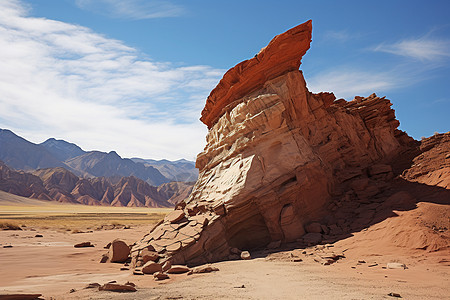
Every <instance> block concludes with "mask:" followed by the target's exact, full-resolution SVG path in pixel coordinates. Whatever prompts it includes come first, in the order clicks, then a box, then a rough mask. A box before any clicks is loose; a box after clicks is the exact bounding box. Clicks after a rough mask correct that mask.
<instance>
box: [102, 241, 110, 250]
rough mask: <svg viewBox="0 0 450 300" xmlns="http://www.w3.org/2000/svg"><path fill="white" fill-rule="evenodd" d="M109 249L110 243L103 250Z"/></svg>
mask: <svg viewBox="0 0 450 300" xmlns="http://www.w3.org/2000/svg"><path fill="white" fill-rule="evenodd" d="M110 247H111V242H109V243H108V244H107V245H106V246H105V247H103V249H109V248H110Z"/></svg>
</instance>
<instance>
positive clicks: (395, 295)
mask: <svg viewBox="0 0 450 300" xmlns="http://www.w3.org/2000/svg"><path fill="white" fill-rule="evenodd" d="M388 296H391V297H396V298H401V297H402V296H400V294H399V293H392V292H391V293H389V294H388Z"/></svg>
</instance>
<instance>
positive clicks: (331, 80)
mask: <svg viewBox="0 0 450 300" xmlns="http://www.w3.org/2000/svg"><path fill="white" fill-rule="evenodd" d="M416 75H417V74H416ZM416 75H415V73H414V72H412V71H407V69H406V68H405V67H399V68H394V69H391V70H387V71H375V70H361V69H358V68H349V67H337V68H334V69H333V70H326V71H324V72H321V73H318V74H316V75H314V76H312V77H311V78H306V81H307V84H308V89H309V90H310V91H312V92H314V93H318V92H323V91H329V92H333V93H334V94H335V95H336V97H337V98H345V99H347V100H351V99H353V97H354V96H357V95H359V96H369V95H370V94H372V93H374V92H377V93H379V92H385V91H388V90H393V89H398V88H402V87H405V86H408V85H411V84H414V83H415V82H417V80H419V78H420V77H419V76H416Z"/></svg>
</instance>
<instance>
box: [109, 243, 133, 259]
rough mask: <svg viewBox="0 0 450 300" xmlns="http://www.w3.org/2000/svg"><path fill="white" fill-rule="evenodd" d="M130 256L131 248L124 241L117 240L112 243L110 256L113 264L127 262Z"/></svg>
mask: <svg viewBox="0 0 450 300" xmlns="http://www.w3.org/2000/svg"><path fill="white" fill-rule="evenodd" d="M129 255H130V247H129V246H128V245H127V244H126V243H125V242H124V241H122V240H119V239H116V240H114V241H112V242H111V246H110V247H109V251H108V256H109V259H110V261H111V262H125V261H126V260H127V259H128V256H129Z"/></svg>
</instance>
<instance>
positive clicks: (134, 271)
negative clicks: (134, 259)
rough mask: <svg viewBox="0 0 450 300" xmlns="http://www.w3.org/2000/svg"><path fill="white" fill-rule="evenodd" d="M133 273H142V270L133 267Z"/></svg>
mask: <svg viewBox="0 0 450 300" xmlns="http://www.w3.org/2000/svg"><path fill="white" fill-rule="evenodd" d="M133 275H144V272H142V270H141V269H134V270H133Z"/></svg>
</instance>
